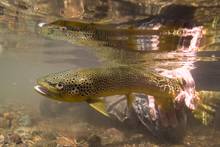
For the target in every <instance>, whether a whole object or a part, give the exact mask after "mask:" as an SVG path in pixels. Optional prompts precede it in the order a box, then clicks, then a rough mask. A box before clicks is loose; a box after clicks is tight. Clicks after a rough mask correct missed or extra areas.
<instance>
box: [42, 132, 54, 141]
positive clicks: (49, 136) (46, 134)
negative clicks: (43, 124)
mask: <svg viewBox="0 0 220 147" xmlns="http://www.w3.org/2000/svg"><path fill="white" fill-rule="evenodd" d="M41 136H42V137H43V138H44V139H46V140H56V136H57V134H56V133H54V132H43V133H42V134H41Z"/></svg>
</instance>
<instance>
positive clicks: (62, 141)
mask: <svg viewBox="0 0 220 147" xmlns="http://www.w3.org/2000/svg"><path fill="white" fill-rule="evenodd" d="M76 146H77V143H76V140H75V139H74V140H72V139H69V138H67V137H57V147H76Z"/></svg>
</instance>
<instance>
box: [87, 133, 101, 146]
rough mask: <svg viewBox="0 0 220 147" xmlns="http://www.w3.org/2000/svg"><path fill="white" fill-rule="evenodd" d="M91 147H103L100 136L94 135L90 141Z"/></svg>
mask: <svg viewBox="0 0 220 147" xmlns="http://www.w3.org/2000/svg"><path fill="white" fill-rule="evenodd" d="M88 144H89V147H101V146H102V140H101V138H100V137H99V136H97V135H93V136H91V137H90V138H89V139H88Z"/></svg>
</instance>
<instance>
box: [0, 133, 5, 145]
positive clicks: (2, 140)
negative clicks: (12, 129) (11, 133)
mask: <svg viewBox="0 0 220 147" xmlns="http://www.w3.org/2000/svg"><path fill="white" fill-rule="evenodd" d="M4 141H5V136H3V135H0V146H1V145H2V144H3V143H4Z"/></svg>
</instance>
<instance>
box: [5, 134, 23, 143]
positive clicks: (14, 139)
mask: <svg viewBox="0 0 220 147" xmlns="http://www.w3.org/2000/svg"><path fill="white" fill-rule="evenodd" d="M7 138H8V141H9V142H10V143H15V144H21V143H23V141H22V139H21V137H20V136H19V135H18V134H15V133H13V134H8V136H7Z"/></svg>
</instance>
